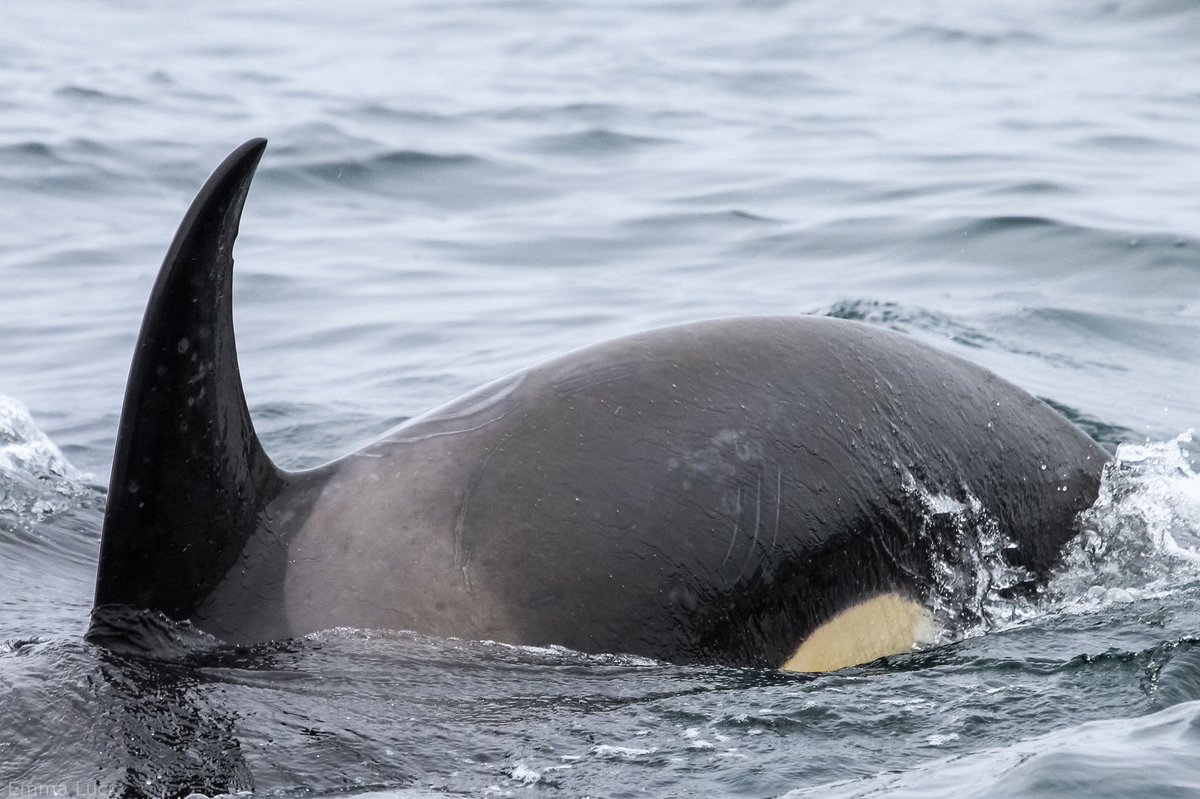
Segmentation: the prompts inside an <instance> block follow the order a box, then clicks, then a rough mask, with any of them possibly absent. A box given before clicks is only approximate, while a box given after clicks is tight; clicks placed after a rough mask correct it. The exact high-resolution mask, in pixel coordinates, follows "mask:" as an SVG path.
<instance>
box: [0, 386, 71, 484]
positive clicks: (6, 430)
mask: <svg viewBox="0 0 1200 799" xmlns="http://www.w3.org/2000/svg"><path fill="white" fill-rule="evenodd" d="M0 475H7V476H10V477H20V476H24V477H34V478H36V477H52V478H63V479H67V480H73V481H80V480H82V479H83V475H81V474H80V473H79V471H78V470H77V469H76V468H75V467H74V466H72V465H71V464H70V462H68V461H67V459H66V457H65V456H64V455H63V454H62V452H61V451H60V450H59V448H58V447H56V446H55V445H54V442H52V441H51V440H50V439H49V438H48V437H47V436H46V434H45V433H43V432H42V431H41V430H40V429H38V426H37V424H36V423H35V422H34V421H33V417H32V416H30V415H29V410H28V409H27V408H26V407H25V406H24V405H22V404H21V403H19V402H17V401H16V400H15V399H13V398H11V397H6V396H4V395H2V394H0Z"/></svg>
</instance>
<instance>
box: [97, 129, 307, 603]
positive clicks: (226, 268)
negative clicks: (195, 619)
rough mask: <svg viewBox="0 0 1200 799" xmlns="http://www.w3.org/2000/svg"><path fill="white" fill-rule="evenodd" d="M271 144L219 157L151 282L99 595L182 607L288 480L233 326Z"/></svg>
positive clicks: (211, 583)
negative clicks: (237, 248) (237, 263)
mask: <svg viewBox="0 0 1200 799" xmlns="http://www.w3.org/2000/svg"><path fill="white" fill-rule="evenodd" d="M266 144H267V143H266V140H265V139H254V140H252V141H248V142H246V143H245V144H243V145H242V146H241V147H239V148H238V149H236V150H234V151H233V153H231V154H230V155H229V157H228V158H226V159H225V161H224V162H223V163H222V164H221V165H220V166H219V167H217V170H216V171H215V172H213V174H212V177H210V178H209V179H208V182H207V183H205V184H204V187H203V188H202V189H200V193H199V194H198V195H197V196H196V199H195V201H193V202H192V206H191V208H190V209H189V210H188V212H187V215H186V216H185V217H184V218H183V222H182V223H181V224H180V226H179V231H178V232H177V233H176V234H175V240H174V241H173V242H172V243H171V249H170V250H168V252H167V257H166V259H165V260H164V261H163V265H162V270H161V271H160V272H159V275H158V280H157V281H156V282H155V284H154V290H153V292H152V293H151V295H150V303H149V305H148V307H147V309H146V316H145V318H144V319H143V321H142V330H141V334H140V335H139V337H138V343H137V349H136V351H135V352H134V356H133V366H132V367H131V369H130V373H129V382H128V384H127V386H126V389H125V404H124V407H123V409H122V412H121V426H120V428H119V430H118V433H117V449H116V454H115V456H114V459H113V468H112V476H111V478H110V480H109V485H108V506H107V508H106V510H105V514H104V532H103V535H102V538H101V544H100V564H99V568H98V573H97V578H96V606H97V607H99V606H102V605H128V606H132V607H135V608H144V609H150V610H158V611H162V612H163V613H165V614H167V615H168V616H171V617H173V618H185V617H186V616H187V615H188V614H189V613H191V612H192V611H193V610H194V609H195V608H196V607H197V605H198V604H199V603H200V602H202V601H203V600H204V598H205V597H206V596H207V595H208V594H209V593H210V592H211V591H212V589H213V588H214V587H215V586H216V585H217V584H218V583H219V582H220V581H221V579H222V578H223V577H224V576H225V574H226V572H228V571H229V569H230V567H232V566H233V564H234V563H235V562H236V561H237V559H238V557H239V555H240V554H241V552H242V549H243V547H244V546H245V543H246V541H247V540H248V539H249V537H250V536H251V535H253V533H254V531H255V530H256V529H257V527H258V524H259V522H260V518H261V515H262V511H263V508H264V507H265V506H266V504H267V503H268V502H269V501H270V500H271V499H272V498H273V497H274V496H275V495H277V494H278V492H279V491H280V489H281V488H282V486H283V475H282V473H281V472H279V470H278V469H276V468H275V465H274V464H272V463H271V460H270V459H269V458H268V457H267V455H266V453H265V452H264V451H263V449H262V446H261V445H260V444H259V441H258V436H256V435H255V433H254V425H253V424H252V423H251V420H250V413H249V410H248V409H247V407H246V397H245V395H244V394H243V392H242V379H241V374H240V373H239V371H238V363H237V350H236V348H235V346H234V338H233V307H232V301H233V292H232V287H233V242H234V239H235V238H237V233H238V221H239V219H240V218H241V214H242V205H243V203H244V202H245V200H246V193H247V191H249V189H250V181H251V178H253V176H254V170H255V168H256V167H257V166H258V161H259V159H260V158H261V157H262V153H263V149H264V148H265V147H266Z"/></svg>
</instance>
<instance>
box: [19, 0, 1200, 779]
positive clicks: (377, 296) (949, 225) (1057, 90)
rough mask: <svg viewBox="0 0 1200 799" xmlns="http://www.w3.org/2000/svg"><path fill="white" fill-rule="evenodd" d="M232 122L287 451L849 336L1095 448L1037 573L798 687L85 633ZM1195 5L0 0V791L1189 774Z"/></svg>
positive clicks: (1198, 639) (259, 397)
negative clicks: (562, 370)
mask: <svg viewBox="0 0 1200 799" xmlns="http://www.w3.org/2000/svg"><path fill="white" fill-rule="evenodd" d="M254 136H265V137H267V138H268V139H269V140H270V145H269V147H268V150H267V153H266V155H265V157H264V160H263V162H262V166H261V168H260V170H259V174H258V177H257V178H256V180H255V183H254V186H253V189H252V190H251V193H250V198H249V201H248V203H247V206H246V212H245V216H244V218H243V222H242V228H241V235H240V237H239V239H238V242H237V248H236V257H237V274H236V278H235V296H236V305H237V310H236V315H237V333H238V347H239V360H240V363H241V367H242V374H243V377H244V379H245V382H246V391H247V395H248V399H249V403H250V406H251V409H252V412H253V415H254V419H255V424H256V426H257V427H258V429H259V432H260V433H261V434H262V435H263V437H264V440H265V443H266V446H267V448H268V450H269V451H270V453H271V455H272V457H273V458H275V460H276V461H277V462H278V463H279V464H280V465H282V466H285V467H288V468H296V467H305V466H312V465H315V464H318V463H321V462H324V461H326V460H329V459H331V458H334V457H337V456H339V455H341V454H342V453H344V452H346V451H349V450H351V449H353V448H355V447H357V446H360V445H362V444H363V443H365V442H367V441H369V440H371V439H373V438H374V437H376V436H378V435H379V434H381V433H383V432H384V431H386V430H388V429H390V428H391V427H393V426H394V425H395V424H397V423H398V422H400V421H402V420H404V419H407V418H410V417H412V416H414V415H416V414H418V413H421V412H422V411H424V410H427V409H428V408H430V407H433V406H434V405H437V404H439V403H441V402H443V401H446V400H448V399H451V398H453V397H456V396H458V395H460V394H462V393H463V392H465V391H467V390H469V389H471V388H474V387H475V386H477V385H479V384H482V383H484V382H487V381H489V380H492V379H494V378H497V377H500V376H502V375H505V374H507V373H509V372H511V371H513V370H515V369H518V368H521V367H523V366H526V365H528V364H530V363H533V362H536V361H539V360H542V359H545V358H548V357H551V356H554V355H557V354H561V353H563V352H566V351H568V350H571V349H574V348H577V347H580V346H584V345H587V344H590V343H595V342H598V341H602V340H605V339H608V338H612V337H615V336H618V335H622V334H626V333H632V332H636V331H642V330H646V329H650V328H653V327H657V326H660V325H666V324H672V323H677V322H685V321H692V320H697V319H703V318H711V317H717V316H729V315H753V314H814V313H815V314H827V315H833V316H838V317H843V318H850V319H859V320H863V321H865V322H868V323H870V324H875V325H880V326H884V327H888V328H891V329H894V330H897V331H900V332H902V333H904V334H905V335H909V336H912V337H914V338H917V339H920V340H922V341H925V342H927V343H929V344H932V345H933V346H935V347H938V348H941V349H944V350H947V351H949V352H952V353H955V354H957V355H960V356H963V357H965V358H967V359H969V360H971V361H973V362H975V363H978V364H981V365H983V366H986V367H988V368H990V369H992V370H994V371H996V372H998V373H999V374H1001V375H1003V376H1004V377H1006V378H1008V379H1009V380H1011V381H1013V382H1015V383H1017V384H1018V385H1020V386H1022V387H1024V388H1026V389H1027V390H1029V391H1030V392H1032V393H1034V394H1036V395H1037V396H1039V397H1042V398H1043V399H1045V400H1046V401H1048V402H1050V403H1051V404H1052V405H1053V406H1054V407H1056V408H1058V409H1059V410H1060V411H1062V412H1063V413H1065V414H1066V415H1067V416H1069V417H1070V418H1072V419H1073V420H1075V421H1076V422H1077V423H1078V424H1079V425H1080V426H1082V427H1083V428H1084V429H1085V430H1087V431H1088V432H1089V433H1090V434H1091V435H1093V436H1094V437H1096V438H1097V439H1098V440H1099V441H1100V442H1101V443H1103V444H1104V445H1105V446H1106V447H1108V448H1109V449H1110V450H1113V451H1115V452H1116V460H1115V461H1114V465H1113V466H1112V467H1111V468H1110V470H1109V471H1108V473H1107V474H1106V476H1105V483H1104V487H1103V491H1102V494H1101V498H1100V500H1099V501H1098V502H1097V504H1096V506H1095V507H1094V508H1093V509H1092V510H1090V511H1089V512H1088V513H1087V514H1086V515H1085V519H1084V524H1083V527H1084V529H1085V531H1086V532H1085V535H1084V536H1083V537H1082V538H1081V539H1080V540H1079V542H1078V543H1077V544H1076V545H1075V546H1074V547H1073V549H1072V551H1071V552H1070V553H1069V557H1068V559H1067V563H1066V565H1065V566H1064V568H1063V570H1062V573H1061V574H1059V575H1058V577H1057V578H1056V579H1055V580H1054V581H1053V582H1052V583H1051V585H1050V586H1048V587H1047V589H1046V592H1045V593H1044V595H1043V596H1042V597H1041V598H1040V599H1039V600H1038V601H1036V602H1033V603H1021V604H1016V603H1012V604H1005V603H1004V602H1003V601H1002V600H1000V599H999V598H997V597H985V600H986V602H987V606H986V611H987V612H986V613H984V614H983V619H984V621H983V622H981V623H980V625H979V626H978V627H977V628H975V629H973V630H971V631H969V634H968V635H966V636H965V637H964V638H963V639H962V640H959V641H955V642H951V643H948V644H946V645H943V646H940V647H936V648H932V649H929V650H927V651H922V652H916V653H913V654H911V655H904V656H897V657H892V658H887V659H885V660H883V661H879V662H876V663H873V664H869V665H867V666H863V667H859V668H855V669H850V670H846V671H842V672H837V673H832V674H827V675H821V676H810V675H787V674H778V673H774V672H761V671H755V670H736V669H725V668H696V667H681V666H671V665H664V664H661V663H654V662H647V661H641V660H638V659H634V658H629V657H625V656H622V655H621V654H620V653H613V654H612V655H611V656H585V655H581V654H578V653H574V652H570V651H566V650H559V649H538V650H532V649H520V648H513V647H508V646H504V645H500V644H493V643H477V642H466V641H446V640H436V639H427V638H422V637H420V636H416V635H411V634H406V633H401V632H389V633H384V632H378V631H368V630H349V629H347V630H332V631H328V632H325V633H321V634H318V635H315V636H311V637H309V638H306V639H302V640H296V641H287V642H276V643H271V644H264V645H262V646H260V647H255V648H251V649H231V648H228V647H222V646H220V645H218V644H217V643H216V642H212V641H207V640H204V639H202V637H200V636H198V635H196V634H195V633H192V632H190V631H188V630H187V629H181V628H178V627H177V626H175V625H171V624H168V623H166V622H163V621H161V620H155V619H146V620H144V623H145V624H146V625H147V630H146V634H147V635H148V636H150V637H151V638H153V639H154V640H157V641H159V643H160V644H161V646H160V647H158V648H157V650H156V654H155V656H154V657H149V658H143V657H134V656H132V655H129V654H119V653H112V652H107V651H104V650H101V649H99V648H97V647H94V646H91V645H89V644H85V643H84V642H83V641H82V635H83V632H84V631H85V629H86V627H87V623H88V614H89V611H90V607H91V593H92V587H93V580H94V574H95V563H96V556H97V547H98V541H99V528H100V516H101V514H102V512H103V507H104V498H105V485H106V483H107V475H108V469H109V466H110V463H111V459H112V451H113V445H114V440H115V435H116V429H117V421H118V417H119V413H120V404H121V399H122V393H123V390H124V382H125V378H126V374H127V370H128V366H129V360H130V356H131V353H132V349H133V344H134V340H135V336H136V334H137V330H138V326H139V324H140V320H141V315H142V312H143V310H144V306H145V302H146V298H147V296H148V294H149V291H150V287H151V285H152V283H153V280H154V276H155V273H156V271H157V268H158V266H159V264H160V263H161V260H162V257H163V254H164V252H165V250H166V247H167V245H168V243H169V242H170V240H171V237H172V235H173V233H174V230H175V227H176V225H177V224H178V222H179V220H180V218H181V216H182V214H183V212H184V211H185V209H186V208H187V206H188V204H189V203H190V201H191V198H192V196H193V195H194V193H195V191H196V189H197V188H198V187H199V186H200V184H201V183H202V182H203V181H204V179H205V177H206V176H207V175H208V173H209V172H210V171H211V169H212V168H213V167H214V166H215V165H216V164H217V163H218V162H219V161H220V160H221V158H223V157H224V155H225V154H226V153H227V152H228V151H229V150H231V149H232V148H233V147H235V146H236V145H237V144H239V143H241V142H242V141H244V140H246V139H248V138H251V137H254ZM1198 364H1200V4H1197V3H1196V2H1191V1H1185V0H1118V1H1116V2H1080V1H1078V0H1038V1H1037V2H1035V1H1034V0H1010V2H1005V3H992V2H981V1H980V0H959V1H957V2H950V1H949V0H944V1H942V2H935V1H933V0H924V1H923V0H899V2H892V3H870V4H868V3H854V2H836V3H835V2H829V0H811V2H800V1H799V0H795V1H792V2H788V1H786V0H778V1H774V2H771V1H767V0H763V1H760V2H751V1H750V0H744V1H743V2H729V3H698V2H656V3H649V2H605V3H599V2H583V3H575V4H567V3H551V2H541V1H539V0H511V1H506V2H478V1H475V2H471V1H468V0H460V1H455V0H451V1H450V2H438V3H422V2H406V3H399V4H385V3H368V2H342V3H322V4H315V3H308V4H300V3H283V2H260V3H255V4H246V3H238V2H211V3H196V4H190V5H184V4H164V3H150V2H143V1H141V0H118V1H117V2H112V3H84V2H66V1H65V0H45V1H44V2H39V3H4V4H0V568H2V571H0V790H8V792H9V795H10V796H30V797H31V796H48V795H63V794H66V795H78V794H83V795H97V794H99V795H123V796H185V795H187V794H188V793H191V792H198V793H204V794H206V795H209V796H212V795H215V794H218V793H222V792H238V791H253V792H254V793H255V794H256V795H257V794H261V795H271V796H286V797H302V796H304V797H307V796H331V797H340V796H349V795H358V796H362V795H370V796H381V797H388V798H389V799H391V798H392V797H397V798H398V797H410V796H412V797H421V796H485V795H486V796H532V795H558V796H611V797H621V796H643V795H645V796H660V797H675V796H701V795H702V796H736V797H767V796H785V795H786V796H790V797H809V796H812V797H823V798H824V797H868V796H869V797H885V796H886V797H901V796H913V797H917V796H920V797H940V796H946V797H951V796H953V797H956V799H964V798H965V797H1043V796H1044V797H1052V796H1053V797H1064V796H1065V797H1074V796H1078V797H1088V799H1100V798H1101V797H1127V796H1153V797H1177V796H1178V797H1183V796H1196V795H1200V758H1198V757H1197V754H1196V753H1197V752H1200V475H1198V473H1197V458H1198V457H1200V443H1198V441H1197V440H1196V439H1193V438H1192V437H1190V436H1189V435H1188V431H1189V430H1191V429H1193V428H1196V427H1197V426H1198V425H1200V369H1198V368H1197V366H1198Z"/></svg>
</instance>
